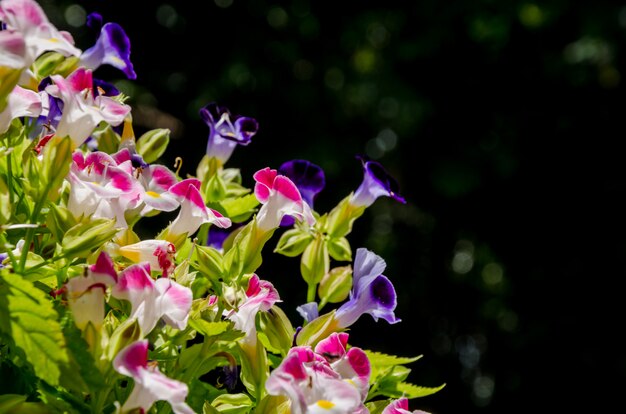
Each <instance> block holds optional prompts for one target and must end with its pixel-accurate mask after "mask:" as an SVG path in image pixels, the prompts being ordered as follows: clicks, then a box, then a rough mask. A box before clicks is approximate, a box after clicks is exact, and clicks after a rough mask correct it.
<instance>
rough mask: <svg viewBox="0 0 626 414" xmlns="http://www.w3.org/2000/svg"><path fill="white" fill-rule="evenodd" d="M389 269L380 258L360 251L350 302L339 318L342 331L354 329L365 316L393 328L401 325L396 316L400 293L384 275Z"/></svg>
mask: <svg viewBox="0 0 626 414" xmlns="http://www.w3.org/2000/svg"><path fill="white" fill-rule="evenodd" d="M385 267H386V264H385V261H384V260H383V259H382V258H381V257H380V256H378V255H376V254H374V253H373V252H371V251H369V250H367V249H364V248H359V249H357V251H356V258H355V259H354V272H353V276H352V278H353V285H352V290H351V291H350V299H349V300H348V301H347V302H346V303H344V304H343V305H341V307H340V308H339V309H337V312H336V314H335V319H336V320H337V322H338V325H339V326H340V327H341V328H347V327H348V326H350V325H352V324H353V323H354V322H356V320H357V319H359V317H360V316H361V315H363V314H364V313H369V314H370V315H372V317H373V318H374V320H376V321H378V318H383V319H384V320H386V321H387V322H389V323H391V324H393V323H397V322H400V319H397V318H396V315H395V314H394V309H395V308H396V291H395V289H394V287H393V285H392V284H391V281H390V280H389V279H388V278H387V277H386V276H384V275H383V274H382V272H383V271H384V270H385Z"/></svg>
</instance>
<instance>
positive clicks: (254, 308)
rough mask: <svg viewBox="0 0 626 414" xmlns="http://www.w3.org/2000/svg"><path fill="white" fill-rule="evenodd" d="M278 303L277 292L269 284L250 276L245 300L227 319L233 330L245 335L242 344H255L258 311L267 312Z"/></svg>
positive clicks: (255, 276)
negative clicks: (232, 323) (233, 327)
mask: <svg viewBox="0 0 626 414" xmlns="http://www.w3.org/2000/svg"><path fill="white" fill-rule="evenodd" d="M279 301H280V297H279V296H278V292H277V291H276V289H275V288H274V285H272V284H271V283H270V282H268V281H266V280H260V279H259V277H258V276H257V275H252V278H251V279H250V282H248V289H247V290H246V299H245V301H244V302H243V303H242V304H241V305H240V306H239V307H238V310H237V311H232V312H230V313H229V314H228V315H227V318H228V319H230V320H231V321H233V322H234V323H235V328H236V329H238V330H240V331H243V332H245V333H246V336H245V337H244V338H243V339H242V342H243V343H246V344H254V343H256V325H255V319H256V315H257V313H259V312H260V311H262V312H267V311H268V310H269V309H270V308H271V307H272V306H273V305H274V303H276V302H279Z"/></svg>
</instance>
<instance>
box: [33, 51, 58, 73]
mask: <svg viewBox="0 0 626 414" xmlns="http://www.w3.org/2000/svg"><path fill="white" fill-rule="evenodd" d="M64 60H65V56H63V55H62V54H60V53H58V52H47V53H44V54H43V55H41V56H39V57H38V58H37V60H36V61H35V63H34V64H33V68H34V72H35V73H36V74H37V77H38V78H39V79H43V78H45V77H46V76H50V75H51V74H52V73H53V72H54V70H55V69H56V68H57V66H59V65H60V64H61V63H62V62H63V61H64Z"/></svg>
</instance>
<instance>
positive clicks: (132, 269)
mask: <svg viewBox="0 0 626 414" xmlns="http://www.w3.org/2000/svg"><path fill="white" fill-rule="evenodd" d="M145 289H150V290H151V289H154V281H153V280H152V278H151V277H150V265H149V264H148V263H143V264H136V265H132V266H128V267H127V268H126V269H124V270H123V271H122V273H121V274H120V275H119V278H118V281H117V285H115V286H114V287H113V292H114V293H115V292H120V293H122V292H128V291H133V290H135V291H136V290H145ZM114 296H116V295H115V294H114Z"/></svg>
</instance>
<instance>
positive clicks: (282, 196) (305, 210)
mask: <svg viewBox="0 0 626 414" xmlns="http://www.w3.org/2000/svg"><path fill="white" fill-rule="evenodd" d="M254 179H255V181H256V184H255V186H254V194H255V195H256V198H257V199H258V200H259V201H260V202H261V203H262V204H263V206H261V209H260V210H259V212H258V213H257V215H256V220H257V225H258V227H259V229H261V230H265V231H270V230H273V229H275V228H277V227H278V226H279V225H280V222H281V220H282V219H283V217H284V216H285V215H288V216H292V217H294V218H296V219H297V220H299V221H302V220H305V221H306V222H307V223H308V224H309V225H313V224H315V217H313V213H312V212H311V208H310V207H309V205H308V204H307V203H305V202H304V201H303V200H302V196H301V195H300V192H299V191H298V188H297V187H296V185H295V184H294V183H293V182H292V181H291V180H290V179H289V178H287V177H285V176H284V175H278V173H277V172H276V170H272V169H270V168H269V167H266V168H264V169H262V170H259V171H257V172H256V173H255V174H254Z"/></svg>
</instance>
